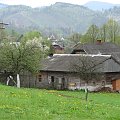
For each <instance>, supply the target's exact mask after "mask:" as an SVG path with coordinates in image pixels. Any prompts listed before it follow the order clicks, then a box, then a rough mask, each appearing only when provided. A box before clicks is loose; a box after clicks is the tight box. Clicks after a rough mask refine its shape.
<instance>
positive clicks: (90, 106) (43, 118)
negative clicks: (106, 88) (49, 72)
mask: <svg viewBox="0 0 120 120" xmlns="http://www.w3.org/2000/svg"><path fill="white" fill-rule="evenodd" d="M0 92H1V94H0V119H1V120H11V119H12V120H28V119H29V120H56V119H60V120H80V119H82V120H118V119H119V118H120V114H119V111H120V100H119V99H120V95H119V94H115V93H89V99H88V102H87V104H86V101H85V94H84V93H83V92H76V91H74V92H73V91H56V90H37V89H22V88H21V89H16V88H14V87H6V86H2V85H0Z"/></svg>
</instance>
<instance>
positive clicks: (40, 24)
mask: <svg viewBox="0 0 120 120" xmlns="http://www.w3.org/2000/svg"><path fill="white" fill-rule="evenodd" d="M0 20H3V21H4V22H6V23H9V26H8V27H10V28H15V29H16V30H18V31H19V30H20V29H22V30H23V31H24V30H29V29H38V30H41V31H44V32H46V33H47V32H48V33H50V32H60V33H61V34H65V35H66V34H69V33H71V32H80V33H83V32H85V31H86V30H87V28H88V27H89V26H90V25H91V24H93V23H95V24H97V25H101V24H103V23H104V22H105V21H106V16H103V14H102V13H101V12H98V11H97V12H96V11H92V10H90V9H88V8H86V7H83V6H80V5H73V4H68V3H60V2H58V3H55V4H54V5H51V6H48V7H41V8H31V7H28V6H23V5H17V6H16V5H14V6H8V7H5V8H1V9H0Z"/></svg>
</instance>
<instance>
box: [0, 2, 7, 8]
mask: <svg viewBox="0 0 120 120" xmlns="http://www.w3.org/2000/svg"><path fill="white" fill-rule="evenodd" d="M7 6H8V5H7V4H2V3H0V8H5V7H7Z"/></svg>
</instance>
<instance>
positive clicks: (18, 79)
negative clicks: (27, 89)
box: [17, 74, 20, 88]
mask: <svg viewBox="0 0 120 120" xmlns="http://www.w3.org/2000/svg"><path fill="white" fill-rule="evenodd" d="M17 87H18V88H20V75H19V74H17Z"/></svg>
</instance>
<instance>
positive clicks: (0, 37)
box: [0, 22, 8, 42]
mask: <svg viewBox="0 0 120 120" xmlns="http://www.w3.org/2000/svg"><path fill="white" fill-rule="evenodd" d="M5 25H8V24H7V23H3V22H0V42H1V41H2V40H3V39H4V38H5V37H4V29H5Z"/></svg>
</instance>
